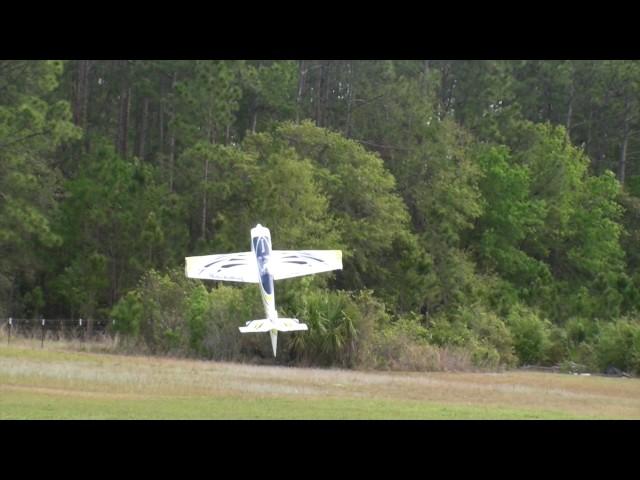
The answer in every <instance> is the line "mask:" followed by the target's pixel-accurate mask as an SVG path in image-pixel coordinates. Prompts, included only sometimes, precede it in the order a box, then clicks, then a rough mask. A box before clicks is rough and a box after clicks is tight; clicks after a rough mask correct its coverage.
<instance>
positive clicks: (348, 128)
mask: <svg viewBox="0 0 640 480" xmlns="http://www.w3.org/2000/svg"><path fill="white" fill-rule="evenodd" d="M347 69H348V71H349V80H348V81H347V122H346V126H345V132H344V135H345V137H347V138H348V137H349V135H350V134H351V110H352V108H353V98H354V96H353V61H349V63H348V64H347Z"/></svg>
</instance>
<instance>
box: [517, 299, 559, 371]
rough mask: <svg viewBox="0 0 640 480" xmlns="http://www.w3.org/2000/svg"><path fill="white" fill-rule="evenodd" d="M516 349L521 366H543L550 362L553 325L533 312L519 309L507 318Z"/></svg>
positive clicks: (522, 308)
mask: <svg viewBox="0 0 640 480" xmlns="http://www.w3.org/2000/svg"><path fill="white" fill-rule="evenodd" d="M507 324H508V326H509V329H510V330H511V335H512V336H513V342H514V348H515V351H516V354H517V356H518V359H519V360H520V364H521V365H542V364H546V363H548V362H549V349H550V347H551V346H552V343H551V340H550V334H551V323H549V321H548V320H543V319H541V318H540V317H538V315H537V314H536V313H535V312H533V311H532V310H529V309H526V308H524V307H518V308H515V309H514V310H512V311H511V313H510V314H509V316H508V317H507Z"/></svg>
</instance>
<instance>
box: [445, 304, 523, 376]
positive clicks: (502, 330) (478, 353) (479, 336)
mask: <svg viewBox="0 0 640 480" xmlns="http://www.w3.org/2000/svg"><path fill="white" fill-rule="evenodd" d="M456 317H457V318H458V319H459V321H460V322H462V323H463V324H465V325H467V327H468V328H469V330H470V331H471V332H472V334H473V340H474V341H472V342H471V345H472V346H473V347H474V352H473V357H474V360H475V363H476V364H477V365H478V366H486V367H490V366H497V365H499V364H502V365H506V366H512V365H515V364H516V363H517V357H516V355H515V351H514V343H513V338H512V336H511V332H510V331H509V328H508V327H507V325H506V324H505V323H504V322H503V321H502V320H501V319H500V318H499V317H498V316H497V315H496V314H495V313H493V312H489V311H487V310H485V309H483V308H481V307H478V306H475V307H472V308H470V307H463V308H461V309H459V310H458V312H457V314H456Z"/></svg>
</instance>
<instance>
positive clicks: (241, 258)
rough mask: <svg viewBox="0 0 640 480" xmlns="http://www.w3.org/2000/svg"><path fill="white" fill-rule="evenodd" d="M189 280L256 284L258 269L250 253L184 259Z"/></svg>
mask: <svg viewBox="0 0 640 480" xmlns="http://www.w3.org/2000/svg"><path fill="white" fill-rule="evenodd" d="M185 260H186V265H185V274H186V275H187V277H189V278H201V279H204V280H221V281H223V280H226V281H230V282H247V283H258V281H259V278H258V269H257V267H256V264H255V259H254V256H253V254H252V253H251V252H242V253H229V254H221V255H204V256H200V257H186V259H185Z"/></svg>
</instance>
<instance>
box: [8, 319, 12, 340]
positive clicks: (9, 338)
mask: <svg viewBox="0 0 640 480" xmlns="http://www.w3.org/2000/svg"><path fill="white" fill-rule="evenodd" d="M12 320H13V319H12V318H11V317H9V335H8V336H7V345H9V342H10V341H11V324H12V323H13V322H12Z"/></svg>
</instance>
